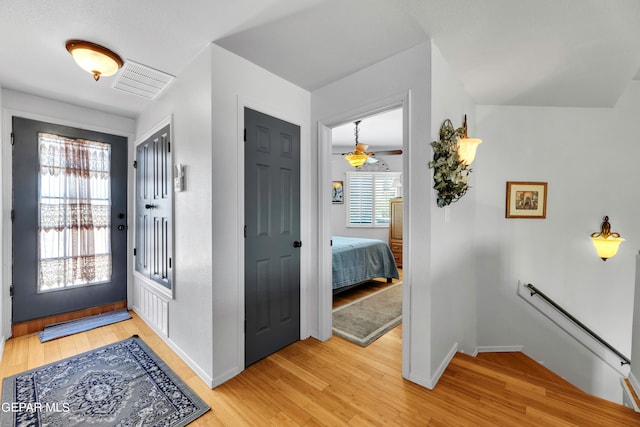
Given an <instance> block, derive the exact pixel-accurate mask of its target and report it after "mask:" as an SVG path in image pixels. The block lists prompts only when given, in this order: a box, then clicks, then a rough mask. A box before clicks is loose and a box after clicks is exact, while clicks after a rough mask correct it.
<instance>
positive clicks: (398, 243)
mask: <svg viewBox="0 0 640 427" xmlns="http://www.w3.org/2000/svg"><path fill="white" fill-rule="evenodd" d="M389 203H390V212H389V214H390V216H391V220H390V222H389V246H390V247H391V252H392V253H393V258H394V259H395V260H396V265H397V266H398V268H402V197H395V198H393V199H390V200H389Z"/></svg>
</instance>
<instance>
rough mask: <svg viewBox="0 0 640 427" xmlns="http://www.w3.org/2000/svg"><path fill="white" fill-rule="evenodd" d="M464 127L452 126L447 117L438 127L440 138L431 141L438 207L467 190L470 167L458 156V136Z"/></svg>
mask: <svg viewBox="0 0 640 427" xmlns="http://www.w3.org/2000/svg"><path fill="white" fill-rule="evenodd" d="M464 133H465V132H464V128H462V127H460V128H458V129H454V128H453V124H452V123H451V120H449V119H447V120H445V121H444V123H442V126H441V127H440V140H438V141H433V142H432V143H431V146H432V147H433V160H432V161H430V162H429V168H431V169H433V188H434V190H436V191H437V192H438V200H437V203H438V207H440V208H442V207H445V206H447V205H450V204H451V203H453V202H457V201H458V200H460V198H461V197H462V196H464V194H465V193H466V192H467V190H469V185H468V184H467V179H468V178H469V174H470V173H471V168H470V167H469V166H467V165H465V164H464V163H463V162H462V161H461V160H460V157H458V150H457V147H458V138H460V137H462V136H463V135H464Z"/></svg>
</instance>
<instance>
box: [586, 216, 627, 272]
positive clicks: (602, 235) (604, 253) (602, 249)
mask: <svg viewBox="0 0 640 427" xmlns="http://www.w3.org/2000/svg"><path fill="white" fill-rule="evenodd" d="M591 241H592V242H593V246H595V248H596V253H597V254H598V256H599V257H600V258H602V260H603V261H606V260H607V259H609V258H612V257H613V256H615V255H616V254H617V253H618V247H620V243H622V242H624V239H623V238H622V237H620V233H616V232H614V231H611V224H610V223H609V217H608V216H605V217H604V219H603V221H602V225H601V226H600V232H599V233H591Z"/></svg>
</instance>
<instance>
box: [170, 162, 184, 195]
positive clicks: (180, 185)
mask: <svg viewBox="0 0 640 427" xmlns="http://www.w3.org/2000/svg"><path fill="white" fill-rule="evenodd" d="M175 169H176V170H175V175H174V178H173V191H174V192H176V193H177V192H180V191H184V166H183V165H182V163H178V164H177V165H175Z"/></svg>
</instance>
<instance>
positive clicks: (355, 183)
mask: <svg viewBox="0 0 640 427" xmlns="http://www.w3.org/2000/svg"><path fill="white" fill-rule="evenodd" d="M401 175H402V174H401V173H399V172H347V185H346V187H347V188H346V190H347V192H346V195H347V197H346V200H347V202H346V203H347V206H346V207H347V209H346V210H347V227H369V228H377V227H381V228H386V227H388V226H389V222H390V214H389V199H392V198H394V197H397V196H398V188H397V187H396V186H394V185H393V182H394V179H400V176H401Z"/></svg>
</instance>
